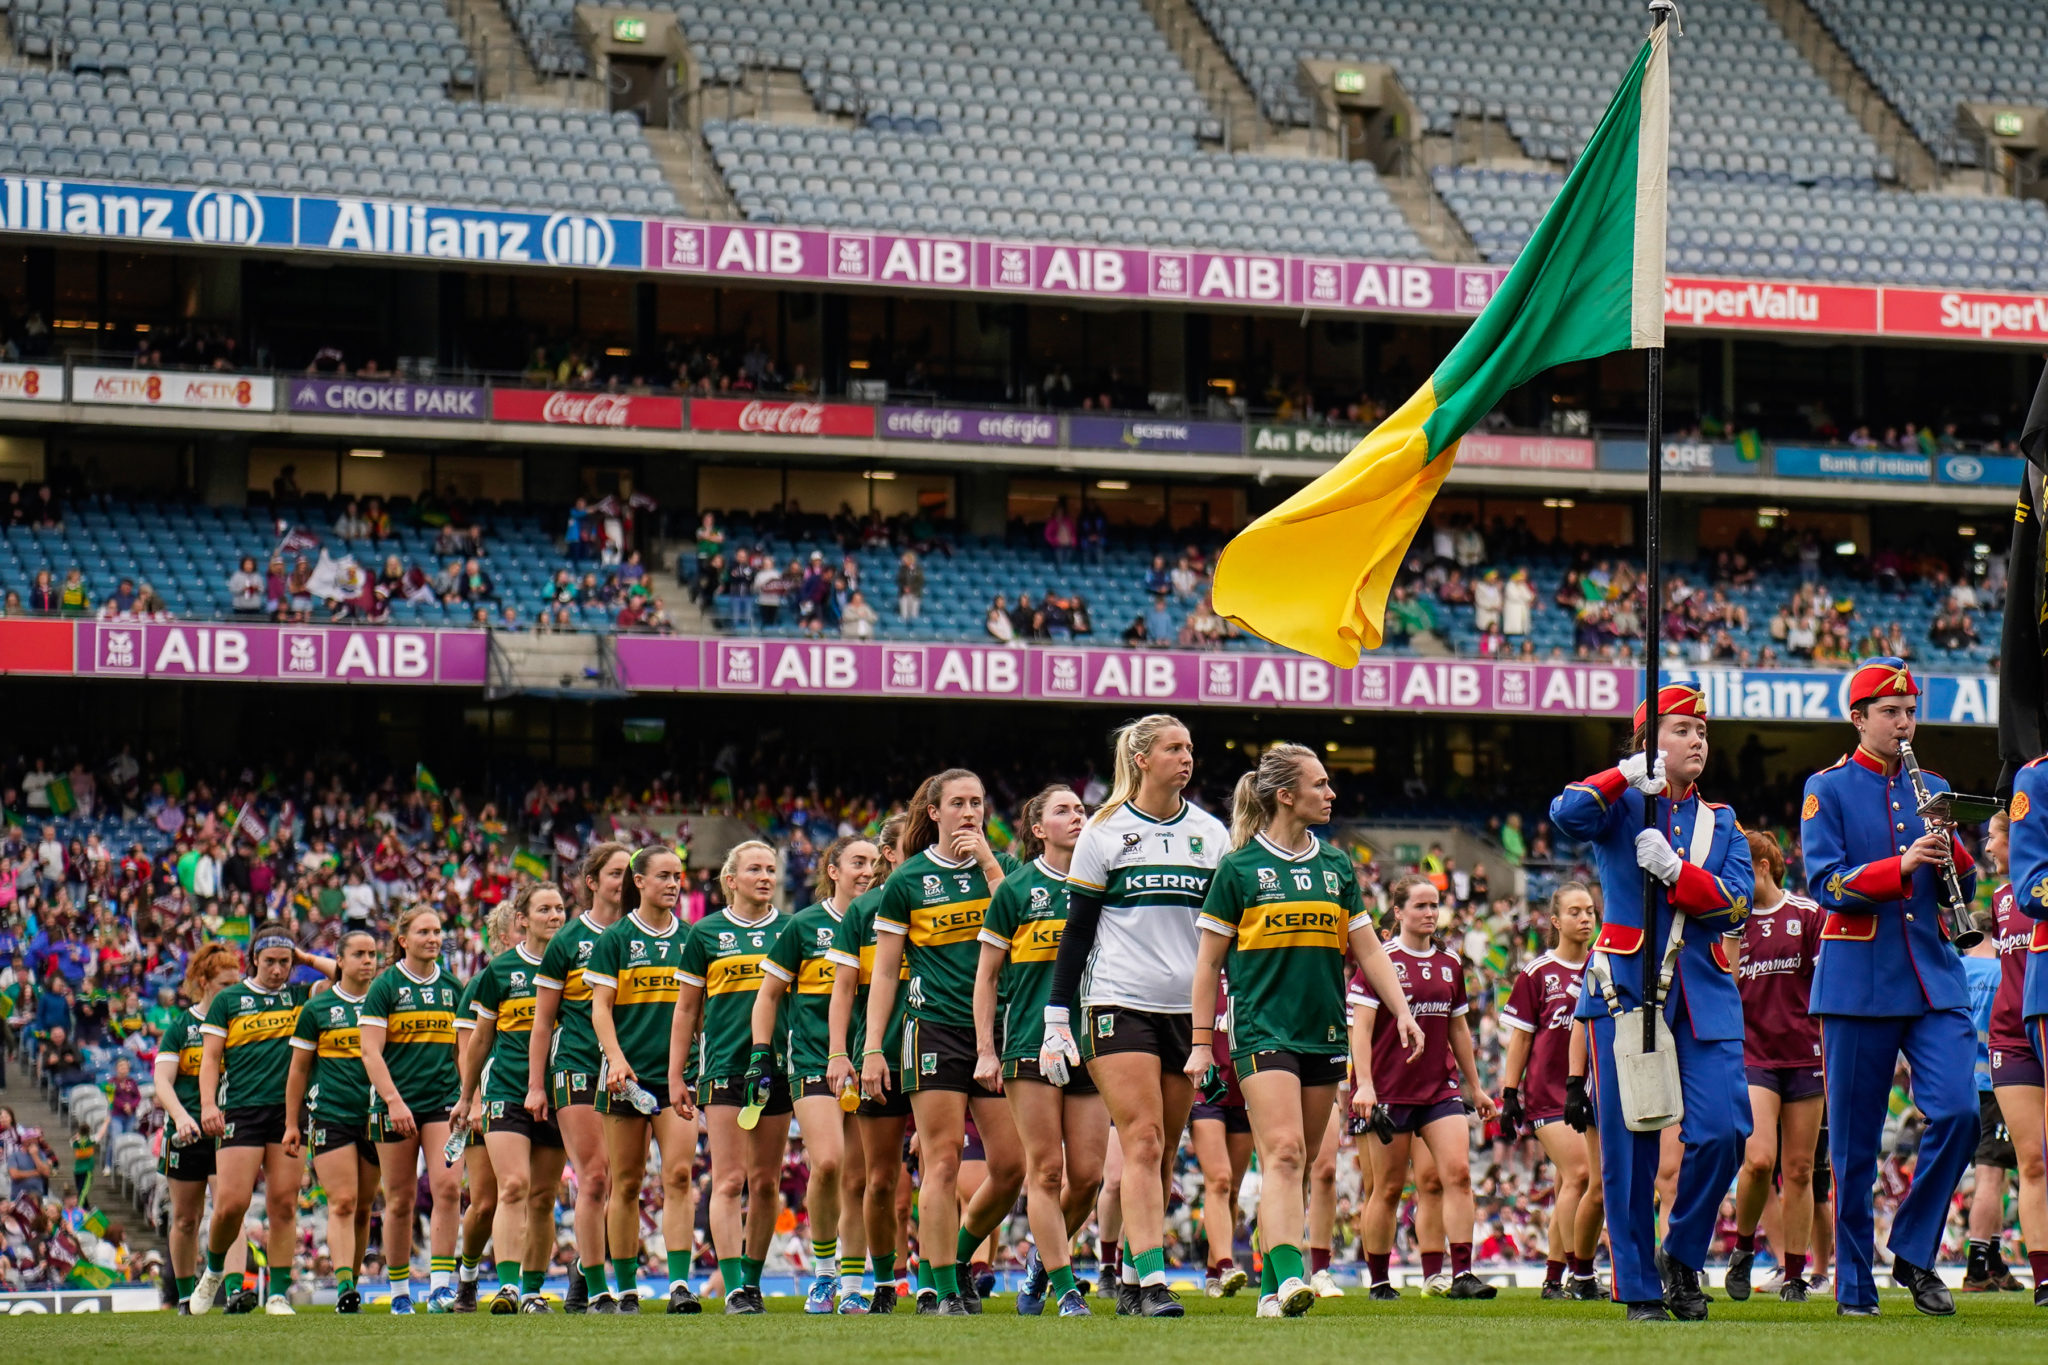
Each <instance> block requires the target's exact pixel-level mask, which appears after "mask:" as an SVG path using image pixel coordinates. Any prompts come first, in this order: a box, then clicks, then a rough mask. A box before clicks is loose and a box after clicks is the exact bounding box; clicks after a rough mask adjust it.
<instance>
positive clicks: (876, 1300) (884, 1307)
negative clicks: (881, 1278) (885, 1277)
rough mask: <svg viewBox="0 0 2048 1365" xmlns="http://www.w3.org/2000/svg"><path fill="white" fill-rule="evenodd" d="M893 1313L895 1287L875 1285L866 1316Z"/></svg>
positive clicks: (891, 1285) (894, 1309)
mask: <svg viewBox="0 0 2048 1365" xmlns="http://www.w3.org/2000/svg"><path fill="white" fill-rule="evenodd" d="M895 1311H896V1286H895V1285H893V1284H878V1285H876V1286H875V1296H874V1297H873V1298H871V1299H869V1300H868V1316H869V1317H873V1316H874V1315H875V1314H877V1313H893V1312H895Z"/></svg>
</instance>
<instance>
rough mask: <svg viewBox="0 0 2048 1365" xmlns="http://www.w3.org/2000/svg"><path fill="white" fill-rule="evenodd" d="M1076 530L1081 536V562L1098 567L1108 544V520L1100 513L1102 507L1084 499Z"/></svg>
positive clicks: (1091, 566)
mask: <svg viewBox="0 0 2048 1365" xmlns="http://www.w3.org/2000/svg"><path fill="white" fill-rule="evenodd" d="M1078 530H1079V533H1080V537H1081V562H1082V563H1083V564H1086V565H1088V566H1089V567H1090V568H1100V567H1101V566H1102V553H1103V550H1104V548H1105V547H1106V546H1107V545H1108V544H1109V521H1108V519H1107V518H1105V517H1104V516H1103V515H1102V508H1100V507H1099V506H1097V505H1096V504H1094V503H1092V502H1088V501H1086V500H1085V499H1084V500H1083V501H1082V503H1081V520H1080V524H1079V527H1078Z"/></svg>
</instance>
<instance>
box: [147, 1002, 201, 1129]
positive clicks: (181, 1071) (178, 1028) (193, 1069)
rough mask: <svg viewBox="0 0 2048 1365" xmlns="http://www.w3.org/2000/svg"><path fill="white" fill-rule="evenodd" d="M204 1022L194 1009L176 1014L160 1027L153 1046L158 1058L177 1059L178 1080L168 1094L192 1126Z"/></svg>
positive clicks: (196, 1118)
mask: <svg viewBox="0 0 2048 1365" xmlns="http://www.w3.org/2000/svg"><path fill="white" fill-rule="evenodd" d="M205 1022H206V1016H205V1015H203V1014H201V1013H200V1012H199V1011H198V1010H196V1009H190V1008H187V1009H182V1010H179V1011H178V1013H177V1014H176V1016H175V1017H173V1018H172V1020H171V1022H170V1023H168V1024H166V1025H165V1026H164V1037H163V1041H162V1042H160V1043H158V1044H157V1052H158V1054H159V1055H162V1054H163V1053H170V1054H171V1055H173V1056H175V1057H176V1058H177V1059H178V1079H177V1081H176V1082H175V1083H174V1084H173V1085H172V1086H171V1091H172V1093H173V1094H175V1095H176V1096H177V1097H178V1103H180V1104H182V1105H184V1106H185V1112H186V1113H188V1114H190V1115H191V1116H192V1121H193V1122H194V1123H197V1122H199V1062H200V1059H201V1058H202V1057H204V1056H205V1055H206V1038H205V1035H204V1034H202V1033H201V1032H200V1025H202V1024H204V1023H205Z"/></svg>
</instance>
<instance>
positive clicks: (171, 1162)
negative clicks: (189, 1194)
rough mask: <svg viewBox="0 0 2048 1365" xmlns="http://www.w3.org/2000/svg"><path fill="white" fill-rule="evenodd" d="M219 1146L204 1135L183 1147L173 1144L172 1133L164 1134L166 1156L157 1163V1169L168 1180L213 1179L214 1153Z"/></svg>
mask: <svg viewBox="0 0 2048 1365" xmlns="http://www.w3.org/2000/svg"><path fill="white" fill-rule="evenodd" d="M217 1148H218V1144H217V1143H215V1141H214V1140H213V1139H212V1138H210V1137H207V1136H206V1135H205V1134H204V1133H202V1134H200V1135H199V1136H198V1137H196V1138H193V1139H192V1140H191V1141H190V1142H188V1143H186V1144H185V1145H184V1146H183V1147H179V1146H175V1145H173V1144H172V1142H171V1135H170V1133H168V1132H166V1133H165V1134H164V1154H163V1157H162V1159H161V1160H159V1161H158V1162H157V1169H158V1170H159V1171H161V1172H162V1173H163V1176H164V1178H165V1179H166V1180H186V1181H199V1180H211V1179H213V1172H214V1160H213V1156H214V1152H215V1151H216V1150H217Z"/></svg>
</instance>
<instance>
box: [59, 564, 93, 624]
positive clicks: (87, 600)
mask: <svg viewBox="0 0 2048 1365" xmlns="http://www.w3.org/2000/svg"><path fill="white" fill-rule="evenodd" d="M57 609H58V610H59V611H61V612H63V613H64V614H65V615H66V616H83V615H85V614H86V613H87V612H89V611H91V610H92V591H91V589H89V588H87V587H86V585H85V573H84V571H83V570H81V569H79V568H78V567H77V566H76V565H73V566H72V567H71V568H69V569H67V570H65V571H64V586H63V587H61V588H59V589H58V590H57Z"/></svg>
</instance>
